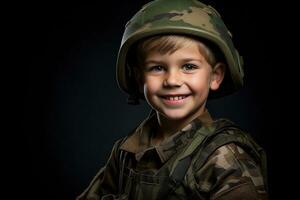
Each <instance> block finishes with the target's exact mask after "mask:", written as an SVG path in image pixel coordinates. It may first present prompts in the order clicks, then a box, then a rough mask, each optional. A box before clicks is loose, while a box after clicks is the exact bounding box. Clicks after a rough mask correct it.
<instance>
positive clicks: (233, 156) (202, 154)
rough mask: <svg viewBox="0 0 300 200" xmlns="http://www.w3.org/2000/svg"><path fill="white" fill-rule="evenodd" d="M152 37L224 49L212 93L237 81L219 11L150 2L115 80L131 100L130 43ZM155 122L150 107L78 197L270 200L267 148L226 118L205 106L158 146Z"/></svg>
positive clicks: (167, 0)
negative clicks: (187, 39)
mask: <svg viewBox="0 0 300 200" xmlns="http://www.w3.org/2000/svg"><path fill="white" fill-rule="evenodd" d="M157 35H185V36H190V37H192V38H195V39H199V40H200V41H203V42H204V41H205V43H207V44H209V47H211V48H212V49H213V50H214V52H213V53H214V54H216V55H221V57H220V61H221V62H224V64H225V65H226V66H227V72H226V73H225V77H224V81H223V83H222V84H221V86H220V88H219V89H218V90H213V91H210V92H209V96H208V98H209V99H211V98H218V97H222V96H226V95H228V94H231V93H233V92H235V91H237V90H238V89H240V88H241V87H242V85H243V77H244V71H243V59H242V57H241V56H240V55H239V53H238V51H237V49H236V48H235V46H234V44H233V41H232V34H231V33H230V31H229V30H228V29H227V27H226V25H225V24H224V22H223V20H222V18H221V15H220V14H219V13H218V12H217V11H216V10H215V9H214V8H212V7H211V6H209V5H205V4H203V3H201V2H199V1H197V0H155V1H151V2H149V3H148V4H146V5H145V6H143V7H142V9H141V10H140V11H138V12H137V13H136V14H135V15H134V16H133V17H132V18H131V19H130V20H129V21H128V23H127V24H126V26H125V31H124V34H123V38H122V42H121V46H120V49H119V54H118V59H117V65H116V78H117V81H118V85H119V87H120V89H121V90H123V91H124V92H126V93H127V94H128V95H129V103H130V104H138V100H139V99H144V94H143V92H142V91H141V90H140V88H139V87H138V85H139V84H138V82H137V80H136V77H135V75H134V69H133V67H134V66H131V65H133V64H132V63H131V62H130V58H132V57H134V56H135V54H134V47H135V45H136V44H138V43H139V42H140V41H142V40H143V39H147V38H149V37H152V36H157ZM133 59H136V58H133ZM218 61H219V60H218ZM212 67H213V66H212ZM157 126H158V122H157V119H156V117H155V114H154V113H152V114H151V115H150V116H149V117H148V118H147V119H146V120H145V121H144V122H143V123H142V124H141V125H140V126H138V127H137V128H136V129H135V130H134V131H133V133H131V134H130V135H129V136H128V137H125V138H123V139H121V140H119V141H117V142H116V143H115V145H114V148H113V150H112V152H111V155H110V158H109V160H108V162H107V164H106V165H105V167H103V168H102V169H101V170H100V171H99V173H98V174H97V175H96V177H95V178H94V180H93V181H92V182H91V184H90V186H89V187H88V188H87V189H86V190H85V192H84V193H83V194H82V195H80V196H79V197H78V198H77V199H78V200H99V199H102V200H110V199H112V200H113V199H120V200H121V199H123V200H125V199H138V200H142V199H145V200H162V199H164V200H171V199H174V200H175V199H215V200H225V199H226V200H227V199H228V200H236V199H246V200H247V199H248V200H252V199H267V192H266V185H267V184H266V172H265V169H266V165H265V154H264V151H263V150H262V148H260V147H259V146H258V145H257V144H256V143H255V142H254V141H253V140H252V139H251V137H250V136H249V135H248V134H246V133H244V132H243V131H241V129H240V128H238V127H237V126H236V125H235V124H233V123H232V122H230V121H229V120H225V119H219V120H215V121H214V120H212V119H211V117H210V115H209V113H208V112H207V111H205V112H204V113H203V114H202V115H201V116H199V117H198V118H196V119H195V120H193V121H192V122H190V124H189V125H188V126H186V127H185V128H183V129H182V130H180V131H178V132H177V133H174V134H173V135H172V136H170V137H169V138H167V139H165V140H164V141H162V142H161V143H160V144H159V145H155V144H152V142H151V138H152V137H153V136H154V134H155V132H156V131H155V127H157Z"/></svg>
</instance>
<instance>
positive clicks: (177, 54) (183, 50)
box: [145, 43, 205, 61]
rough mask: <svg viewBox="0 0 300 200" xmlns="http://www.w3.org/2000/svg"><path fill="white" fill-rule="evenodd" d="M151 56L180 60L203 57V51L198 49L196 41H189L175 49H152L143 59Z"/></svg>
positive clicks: (148, 58) (151, 57) (146, 59)
mask: <svg viewBox="0 0 300 200" xmlns="http://www.w3.org/2000/svg"><path fill="white" fill-rule="evenodd" d="M153 58H161V59H163V58H171V59H180V60H198V59H200V60H202V59H204V58H205V55H204V54H203V52H201V51H200V50H199V45H198V44H197V43H190V44H187V45H184V46H181V47H179V48H178V49H176V50H173V51H168V52H162V51H160V50H159V49H152V50H149V51H147V52H146V54H145V61H148V60H151V59H153Z"/></svg>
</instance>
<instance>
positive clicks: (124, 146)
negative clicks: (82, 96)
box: [77, 111, 267, 200]
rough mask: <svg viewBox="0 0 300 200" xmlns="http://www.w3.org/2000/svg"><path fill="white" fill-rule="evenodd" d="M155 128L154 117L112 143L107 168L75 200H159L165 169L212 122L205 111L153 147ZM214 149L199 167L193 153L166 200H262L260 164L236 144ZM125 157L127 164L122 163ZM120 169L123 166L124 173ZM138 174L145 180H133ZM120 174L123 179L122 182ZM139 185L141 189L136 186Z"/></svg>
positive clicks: (263, 189)
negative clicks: (152, 139) (179, 181)
mask: <svg viewBox="0 0 300 200" xmlns="http://www.w3.org/2000/svg"><path fill="white" fill-rule="evenodd" d="M217 121H218V120H217ZM219 122H220V121H219ZM221 122H222V120H221ZM225 122H226V120H225ZM156 123H157V120H156V118H155V115H150V116H149V118H147V119H146V120H145V121H144V122H143V123H142V124H141V125H140V126H139V127H138V128H137V129H136V130H135V131H134V132H133V133H132V134H130V135H129V136H128V137H126V138H124V139H121V140H119V141H117V142H116V143H115V145H114V147H113V150H112V152H111V155H110V158H109V159H108V161H107V163H106V165H105V166H104V167H103V168H102V169H101V170H100V171H99V172H98V174H97V175H96V176H95V178H94V179H93V181H92V182H91V183H90V186H89V187H88V188H87V189H86V190H85V191H84V192H83V193H82V194H81V195H80V196H79V197H78V198H77V200H98V199H160V198H158V197H156V195H157V193H160V191H161V188H165V187H166V186H167V184H166V181H161V179H162V178H161V177H168V176H169V174H170V167H169V166H168V165H170V166H171V165H172V164H170V163H174V161H175V160H176V157H178V155H179V153H180V152H182V151H183V150H184V149H185V148H186V147H187V146H188V145H189V144H190V143H191V142H192V141H193V140H195V137H196V136H195V135H196V132H197V131H195V130H199V129H202V130H209V129H211V127H214V126H215V124H216V121H213V120H212V119H211V117H210V115H209V113H208V112H207V111H205V112H204V113H203V114H202V115H201V116H199V117H198V118H197V119H195V120H194V121H193V122H191V123H190V124H189V125H188V126H186V127H185V128H184V129H182V130H181V131H179V132H177V133H175V134H174V135H172V136H170V137H169V138H167V139H165V140H164V141H163V142H162V143H160V144H159V145H156V146H153V145H151V130H153V129H152V128H153V127H154V126H156V125H157V124H156ZM219 124H220V123H219ZM221 126H222V125H221ZM226 131H227V132H232V131H231V130H229V131H228V130H226V127H225V128H223V129H222V131H221V132H226ZM218 135H221V134H218ZM229 135H230V134H229ZM222 137H223V136H222ZM222 137H219V138H222ZM235 137H236V136H235ZM243 140H245V139H243ZM222 141H223V139H222ZM228 141H230V140H228ZM206 143H207V144H208V145H206V146H209V145H210V146H214V144H213V143H212V142H211V141H209V140H208V141H206ZM203 145H204V143H203V144H201V145H199V146H200V149H201V146H203ZM197 148H198V147H197ZM214 148H215V147H214ZM214 148H213V151H212V152H211V153H207V152H205V151H204V154H205V153H206V154H208V155H207V159H204V160H203V162H202V164H201V162H200V161H199V160H201V159H199V158H201V154H203V152H202V153H201V151H200V150H199V148H198V149H197V152H196V153H195V155H194V156H193V159H192V161H191V164H190V165H191V166H190V167H189V169H188V170H187V172H185V173H184V177H183V179H182V181H181V183H180V184H179V185H177V186H176V188H172V190H171V191H172V195H168V198H165V199H215V200H225V199H231V200H235V199H249V200H250V199H251V200H252V199H267V192H266V186H265V185H266V184H265V182H264V178H263V176H262V170H261V166H260V163H259V160H257V159H254V157H253V156H252V154H251V153H250V152H249V151H246V149H244V148H243V146H241V145H239V143H236V142H229V143H226V144H224V145H222V146H220V147H217V148H216V149H214ZM247 150H248V149H247ZM250 151H252V150H251V149H250ZM124 152H126V159H124V158H122V156H123V157H124V155H122V153H124ZM198 152H200V153H198ZM202 157H203V156H202ZM122 165H125V166H126V167H125V169H123V168H122V167H121V166H122ZM166 166H168V167H166ZM173 166H174V165H173ZM164 169H168V170H166V171H165V170H164ZM139 173H143V174H144V175H143V176H135V175H138V174H139ZM120 174H124V175H122V176H121V177H122V178H121V179H120ZM159 175H160V176H159ZM123 176H124V179H123ZM153 176H154V178H153ZM132 177H137V178H132ZM157 177H159V178H157ZM120 180H121V184H120ZM149 181H150V182H151V183H150V182H149ZM160 182H161V183H160ZM143 184H144V185H146V186H140V185H143ZM128 185H130V186H128ZM155 187H156V189H155ZM120 188H121V189H120ZM153 188H154V189H153ZM126 190H127V196H126V197H124V196H123V198H122V196H121V197H120V196H118V195H117V194H119V193H124V192H125V193H126ZM103 196H104V198H103ZM105 197H108V198H105Z"/></svg>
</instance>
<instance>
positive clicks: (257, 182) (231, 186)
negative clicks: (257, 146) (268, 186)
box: [195, 143, 268, 200]
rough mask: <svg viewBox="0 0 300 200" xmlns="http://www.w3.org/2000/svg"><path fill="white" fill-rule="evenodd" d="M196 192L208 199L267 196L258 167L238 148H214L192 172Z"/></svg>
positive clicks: (232, 199)
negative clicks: (195, 183)
mask: <svg viewBox="0 0 300 200" xmlns="http://www.w3.org/2000/svg"><path fill="white" fill-rule="evenodd" d="M195 179H196V182H197V189H198V190H199V191H198V192H199V193H201V192H202V193H203V192H204V193H209V199H211V200H227V199H230V200H238V199H244V200H257V199H261V200H265V199H268V197H267V192H266V190H265V186H264V181H263V176H262V174H261V169H260V167H259V166H258V165H257V164H256V163H255V161H254V160H253V159H252V158H251V156H250V155H249V154H247V153H246V152H245V151H244V150H243V149H242V148H241V147H239V146H237V145H236V144H234V143H230V144H227V145H224V146H221V147H220V148H218V149H217V150H216V151H215V152H214V153H213V154H212V155H211V156H210V157H209V159H208V161H207V162H206V163H205V164H204V166H203V167H201V168H200V169H199V170H197V172H196V174H195Z"/></svg>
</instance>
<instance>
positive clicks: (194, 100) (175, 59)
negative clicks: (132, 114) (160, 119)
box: [143, 43, 219, 120]
mask: <svg viewBox="0 0 300 200" xmlns="http://www.w3.org/2000/svg"><path fill="white" fill-rule="evenodd" d="M213 79H214V72H213V70H212V66H210V65H209V64H208V62H207V61H206V59H205V58H204V57H203V55H202V54H201V53H200V51H199V48H198V45H197V44H196V43H195V44H192V45H189V46H187V47H183V48H181V49H178V50H177V51H175V52H173V53H172V54H164V55H162V54H160V53H159V52H158V51H151V52H149V53H148V54H147V55H146V58H145V64H144V66H143V83H144V85H143V90H144V94H145V97H146V100H147V102H148V103H149V104H150V105H151V107H152V108H154V109H155V110H156V111H157V112H158V113H159V114H161V115H163V116H165V117H166V118H168V119H173V120H180V119H189V118H190V117H193V116H198V115H200V114H201V113H202V112H203V111H204V108H205V103H206V99H207V97H208V93H209V90H210V89H213V90H215V89H217V88H218V87H219V84H218V83H215V82H214V80H213ZM216 84H217V85H216Z"/></svg>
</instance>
